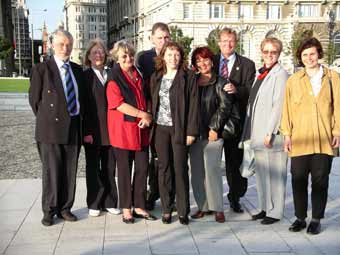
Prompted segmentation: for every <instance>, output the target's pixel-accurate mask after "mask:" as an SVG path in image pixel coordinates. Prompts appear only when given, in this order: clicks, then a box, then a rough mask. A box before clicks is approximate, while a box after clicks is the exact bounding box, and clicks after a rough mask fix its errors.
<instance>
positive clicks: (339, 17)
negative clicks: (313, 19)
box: [335, 5, 340, 20]
mask: <svg viewBox="0 0 340 255" xmlns="http://www.w3.org/2000/svg"><path fill="white" fill-rule="evenodd" d="M335 15H336V17H335V18H336V19H337V20H340V5H337V6H336V14H335Z"/></svg>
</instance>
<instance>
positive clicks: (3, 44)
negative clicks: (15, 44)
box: [0, 36, 13, 59]
mask: <svg viewBox="0 0 340 255" xmlns="http://www.w3.org/2000/svg"><path fill="white" fill-rule="evenodd" d="M12 49H13V48H12V46H11V42H10V41H9V40H8V39H6V38H4V37H1V36H0V59H6V58H8V57H9V55H10V54H11V51H12Z"/></svg>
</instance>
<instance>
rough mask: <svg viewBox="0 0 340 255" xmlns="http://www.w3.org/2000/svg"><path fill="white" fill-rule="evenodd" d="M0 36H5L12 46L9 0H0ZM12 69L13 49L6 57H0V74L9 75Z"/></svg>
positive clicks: (11, 21)
mask: <svg viewBox="0 0 340 255" xmlns="http://www.w3.org/2000/svg"><path fill="white" fill-rule="evenodd" d="M0 37H2V38H6V39H7V40H8V41H9V43H10V45H12V48H13V46H14V40H13V20H12V12H11V0H0ZM13 71H14V51H12V52H11V53H10V55H9V56H8V57H7V58H6V59H0V76H10V75H12V72H13Z"/></svg>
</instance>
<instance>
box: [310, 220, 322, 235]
mask: <svg viewBox="0 0 340 255" xmlns="http://www.w3.org/2000/svg"><path fill="white" fill-rule="evenodd" d="M320 232H321V224H320V222H317V221H311V222H310V223H309V225H308V228H307V233H308V234H311V235H317V234H319V233H320Z"/></svg>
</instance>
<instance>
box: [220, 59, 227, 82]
mask: <svg viewBox="0 0 340 255" xmlns="http://www.w3.org/2000/svg"><path fill="white" fill-rule="evenodd" d="M228 62H229V60H228V59H226V58H225V59H223V64H222V68H221V76H222V77H223V78H225V79H228V77H229V70H228Z"/></svg>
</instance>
